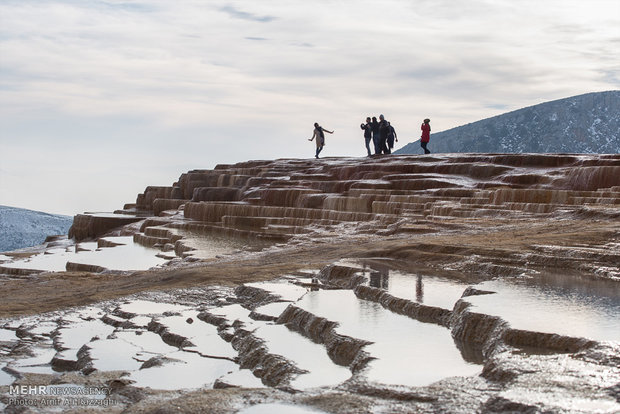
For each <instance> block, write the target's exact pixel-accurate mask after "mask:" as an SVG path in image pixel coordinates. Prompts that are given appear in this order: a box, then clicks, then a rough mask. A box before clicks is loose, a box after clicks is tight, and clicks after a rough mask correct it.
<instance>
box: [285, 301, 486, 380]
mask: <svg viewBox="0 0 620 414" xmlns="http://www.w3.org/2000/svg"><path fill="white" fill-rule="evenodd" d="M297 305H298V306H299V307H301V308H303V309H306V310H308V311H309V312H312V313H314V314H315V315H317V316H322V317H324V318H327V319H329V320H332V321H335V322H338V323H339V325H340V326H339V327H338V328H337V329H336V331H337V332H338V333H340V334H343V335H348V336H352V337H354V338H360V339H365V340H368V341H371V342H374V343H373V344H372V345H368V346H367V347H366V348H365V350H366V351H367V352H369V353H370V355H371V356H373V357H376V358H378V359H377V360H373V361H372V362H371V363H370V365H369V368H370V369H369V372H368V378H369V379H370V380H374V381H379V382H383V383H387V384H404V385H411V386H422V385H428V384H430V383H432V382H434V381H437V380H440V379H442V378H445V377H449V376H455V375H473V374H477V373H478V372H480V366H478V365H474V364H470V363H468V362H466V361H464V360H463V358H462V356H461V354H460V352H459V350H458V349H457V348H456V345H455V344H454V341H453V340H452V336H451V335H450V331H449V330H448V329H446V328H443V327H441V326H438V325H434V324H429V323H422V322H419V321H417V320H414V319H411V318H408V317H406V316H403V315H398V314H395V313H393V312H390V311H388V310H386V309H384V308H383V307H382V306H381V305H380V304H377V303H374V302H370V301H365V300H360V299H358V298H357V297H356V296H355V294H354V293H353V292H351V291H329V290H328V291H317V292H309V293H308V294H307V295H306V296H304V297H303V299H301V300H300V301H299V302H298V304H297ZM345 310H346V311H345Z"/></svg>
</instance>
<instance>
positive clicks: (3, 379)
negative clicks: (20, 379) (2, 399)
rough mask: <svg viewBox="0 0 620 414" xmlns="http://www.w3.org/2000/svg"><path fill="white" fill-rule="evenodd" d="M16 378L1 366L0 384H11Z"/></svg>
mask: <svg viewBox="0 0 620 414" xmlns="http://www.w3.org/2000/svg"><path fill="white" fill-rule="evenodd" d="M15 379H16V378H15V377H14V376H12V375H9V374H7V373H6V372H4V371H3V370H2V368H1V367H0V385H11V384H12V383H13V381H15Z"/></svg>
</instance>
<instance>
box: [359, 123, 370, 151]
mask: <svg viewBox="0 0 620 414" xmlns="http://www.w3.org/2000/svg"><path fill="white" fill-rule="evenodd" d="M360 128H362V129H363V130H364V141H366V151H368V156H369V157H370V155H371V154H370V140H371V139H372V125H371V123H370V117H368V118H366V123H365V124H361V125H360Z"/></svg>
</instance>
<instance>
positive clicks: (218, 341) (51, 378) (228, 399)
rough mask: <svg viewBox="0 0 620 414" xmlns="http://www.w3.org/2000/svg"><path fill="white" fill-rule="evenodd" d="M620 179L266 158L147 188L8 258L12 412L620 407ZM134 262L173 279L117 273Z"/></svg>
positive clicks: (7, 400) (506, 167)
mask: <svg viewBox="0 0 620 414" xmlns="http://www.w3.org/2000/svg"><path fill="white" fill-rule="evenodd" d="M618 168H620V157H619V156H614V155H604V156H603V155H601V156H586V155H536V156H528V155H515V154H511V155H502V154H495V155H494V154H484V155H478V154H458V155H449V154H448V155H433V156H428V157H426V156H425V157H379V158H373V159H369V160H357V159H325V160H320V161H316V162H315V161H314V160H313V161H312V162H310V161H306V160H276V161H251V162H247V163H240V164H235V165H221V166H218V167H216V168H215V169H213V170H195V171H191V172H188V173H186V174H183V175H182V176H181V177H180V178H179V180H178V182H176V183H174V184H173V185H172V186H170V187H148V188H147V189H146V190H145V192H144V193H143V194H141V195H139V196H138V199H137V200H136V203H135V204H132V205H126V206H125V208H124V209H122V210H119V211H117V212H116V214H113V215H105V214H86V215H80V216H79V217H76V220H75V223H74V229H73V232H74V235H76V237H77V236H78V234H79V235H80V236H79V238H82V237H84V240H83V241H81V242H75V241H74V240H68V239H57V240H56V239H55V240H53V241H50V243H49V245H44V246H41V247H40V248H39V249H38V250H37V249H32V250H30V251H27V252H26V251H21V252H9V253H7V254H6V255H4V256H1V259H0V261H1V263H0V266H1V267H0V273H2V274H3V275H4V276H3V292H2V301H1V302H0V315H1V316H2V319H0V408H1V409H3V410H5V411H7V412H56V411H71V410H73V411H74V412H85V411H88V410H95V411H97V412H101V409H102V408H105V410H106V412H153V411H157V412H172V411H175V412H177V411H201V410H203V411H204V410H205V407H208V411H209V412H222V413H233V412H248V413H251V412H261V411H260V410H270V409H271V410H277V409H281V410H285V409H288V410H289V411H290V410H294V409H297V410H298V411H299V412H308V411H310V412H333V413H348V412H361V413H364V412H369V413H370V412H373V413H375V412H390V413H391V412H457V413H458V412H462V413H469V412H488V413H500V412H584V413H586V412H603V413H606V412H609V413H611V412H618V411H620V402H619V389H618V384H620V368H618V367H620V344H619V343H620V337H619V334H618V333H619V332H620V267H619V266H620V265H619V263H620V261H619V259H620V222H619V221H618V217H620V216H619V215H618V208H619V206H620V181H619V180H620V176H619V175H618V174H615V173H616V172H617V171H616V170H617V169H618ZM119 216H126V219H125V218H122V217H121V218H120V219H119ZM114 220H120V221H117V222H115V223H117V224H111V223H112V222H113V221H114ZM127 223H129V224H127ZM118 225H120V227H118ZM109 226H111V227H109ZM136 246H138V247H139V248H145V249H152V251H151V250H149V253H148V255H149V257H156V254H157V255H159V257H158V258H157V259H158V260H160V262H158V264H157V266H158V267H156V268H152V269H150V270H141V271H136V269H137V268H133V269H127V270H124V269H119V268H118V266H117V265H114V262H113V255H112V253H111V252H121V254H130V255H131V254H133V253H129V252H136V251H137V250H130V249H135V248H136ZM124 249H125V250H124ZM154 253H155V254H154ZM91 254H92V256H88V259H87V260H83V261H75V260H74V259H75V258H76V257H78V258H84V257H85V255H91ZM106 255H107V256H106ZM69 256H70V260H69V259H67V260H65V261H64V262H62V261H59V263H60V262H62V263H61V264H60V265H59V266H60V268H55V269H49V268H38V269H35V268H33V269H29V266H30V265H33V266H34V265H38V264H40V263H43V262H45V263H48V261H49V260H50V258H61V259H63V260H64V258H65V257H69ZM102 256H105V257H107V259H106V260H108V261H107V262H105V261H104V262H97V261H96V260H95V258H100V257H102ZM149 260H150V259H149ZM110 263H112V265H110ZM148 263H150V262H148ZM145 266H146V267H151V266H154V265H152V264H146V265H145ZM146 267H141V268H142V269H144V268H146ZM22 385H23V386H26V388H22V387H21V386H22ZM28 387H35V388H32V389H29V388H28ZM37 387H44V389H45V390H46V394H43V393H41V392H38V391H37V390H39V388H37ZM50 387H51V388H50ZM33 389H34V390H35V391H34V392H29V390H33ZM58 390H64V391H58ZM22 391H24V392H22ZM58 393H60V394H61V395H60V396H59V395H58ZM76 395H77V396H78V397H80V398H82V399H83V400H84V401H83V402H84V404H89V405H84V406H77V405H75V404H78V402H77V400H71V401H69V404H68V405H66V406H60V407H59V406H58V405H54V401H59V400H62V401H65V400H67V399H68V398H73V397H75V396H76ZM34 404H37V405H36V406H34ZM72 404H73V405H72ZM252 410H254V411H252ZM263 412H264V411H263Z"/></svg>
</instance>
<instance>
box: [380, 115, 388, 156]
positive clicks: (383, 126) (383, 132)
mask: <svg viewBox="0 0 620 414" xmlns="http://www.w3.org/2000/svg"><path fill="white" fill-rule="evenodd" d="M379 120H380V121H379V136H380V144H379V154H381V153H383V154H389V152H388V151H389V150H388V146H387V137H388V130H389V126H390V123H389V122H388V121H386V120H385V117H384V116H383V115H379Z"/></svg>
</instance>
